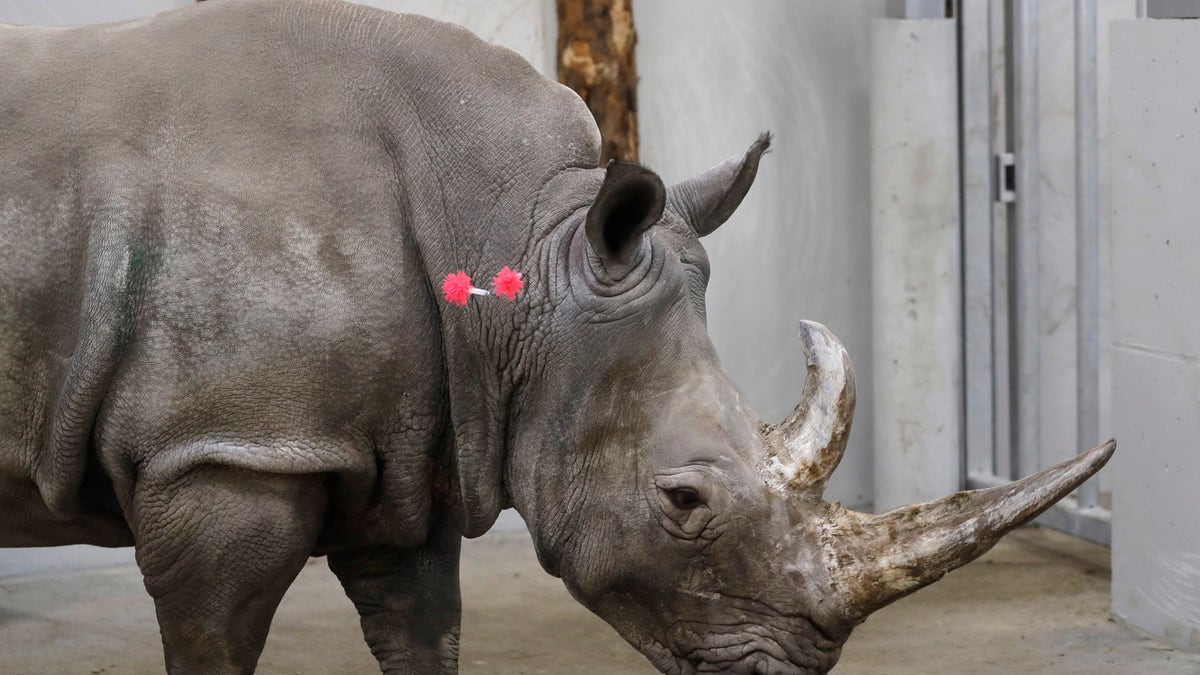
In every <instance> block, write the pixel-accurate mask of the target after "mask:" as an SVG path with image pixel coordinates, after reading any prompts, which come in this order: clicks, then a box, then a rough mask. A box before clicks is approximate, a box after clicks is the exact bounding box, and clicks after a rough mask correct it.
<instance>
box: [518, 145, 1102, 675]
mask: <svg viewBox="0 0 1200 675" xmlns="http://www.w3.org/2000/svg"><path fill="white" fill-rule="evenodd" d="M768 145H769V139H768V138H767V137H765V136H764V137H762V138H760V139H759V140H758V141H757V142H756V143H755V144H754V145H753V146H752V147H751V148H750V149H749V151H748V152H747V153H746V154H745V155H744V156H741V157H735V158H732V159H730V160H728V161H726V162H724V163H722V164H720V165H718V166H716V167H714V168H712V169H710V170H708V171H707V172H705V173H704V174H702V175H700V176H698V177H696V178H693V179H691V180H688V181H686V182H684V183H681V184H678V185H673V186H670V187H666V186H664V184H663V182H662V181H661V179H659V177H658V176H657V175H655V174H654V173H653V172H651V171H650V170H648V169H646V168H644V167H642V166H639V165H636V164H629V163H622V162H613V163H612V164H610V165H609V166H608V168H607V170H606V171H604V172H603V180H602V181H601V182H600V184H599V187H598V188H593V189H594V191H593V193H592V194H593V195H594V198H593V199H592V200H591V203H590V205H585V206H582V207H580V208H577V209H576V210H575V211H574V212H573V213H572V215H570V216H568V217H567V218H566V219H565V220H564V222H563V223H562V225H561V227H560V228H558V230H557V231H558V232H559V236H558V237H557V238H556V239H553V240H552V242H551V244H550V248H553V249H554V251H553V253H552V254H549V255H544V256H542V259H543V260H546V261H551V262H549V263H547V264H548V265H549V266H550V269H546V270H544V274H543V276H544V277H546V278H547V279H548V281H546V282H545V285H546V286H547V290H546V291H545V293H546V297H545V298H544V299H543V300H541V301H539V302H537V303H536V305H537V308H536V311H534V310H531V315H532V314H537V315H539V316H544V317H548V318H546V319H545V320H544V321H543V322H542V324H541V325H543V326H548V328H545V329H544V330H541V329H539V330H540V331H541V332H540V333H539V334H537V335H536V336H535V338H536V341H537V344H538V347H537V350H536V352H537V357H536V363H535V364H533V365H532V366H530V367H529V368H528V370H527V374H526V376H525V381H523V382H521V383H518V385H516V386H515V388H516V389H517V390H519V394H518V395H515V396H514V400H515V401H516V403H515V404H514V405H515V410H514V412H513V414H512V418H511V421H510V423H509V428H508V431H507V434H508V439H509V441H508V447H509V450H508V453H507V457H506V459H505V460H504V466H503V476H504V483H503V488H502V490H503V491H505V492H507V495H508V499H510V500H511V503H513V504H514V505H515V506H516V507H517V509H518V510H519V511H520V512H521V513H522V515H523V516H524V517H525V519H526V521H527V523H528V524H529V527H530V530H531V532H532V535H533V538H534V541H535V544H536V547H537V552H538V556H539V559H540V561H541V563H542V565H543V566H544V567H545V568H546V569H547V571H549V572H550V573H552V574H555V575H558V576H560V577H561V578H562V579H563V581H564V582H565V584H566V586H567V588H568V589H569V590H570V592H571V593H572V595H574V596H575V597H576V598H577V599H578V600H579V601H581V602H582V603H583V604H584V605H586V606H587V607H588V608H589V609H591V610H592V611H593V612H595V613H596V614H598V615H599V616H600V617H602V618H603V619H605V620H606V621H607V622H608V623H609V624H611V625H612V626H613V627H615V628H616V630H617V631H618V632H619V633H620V634H621V635H622V636H623V637H624V638H625V639H626V640H628V641H629V642H630V643H631V644H632V645H633V646H635V647H636V648H637V649H638V650H640V651H641V652H642V653H643V654H644V655H645V656H647V657H648V658H649V659H650V660H651V661H652V662H653V664H654V665H655V666H656V667H657V668H659V669H660V670H662V671H663V672H668V673H693V672H732V673H822V672H826V671H828V670H829V669H830V668H832V667H833V665H834V664H835V663H836V661H837V659H838V656H839V654H840V651H841V647H842V645H843V643H844V642H845V640H846V639H847V637H848V636H849V634H850V631H851V629H852V628H853V627H854V626H856V625H857V624H859V623H861V622H862V621H863V620H864V619H865V618H866V617H867V615H868V614H870V613H871V612H872V611H874V610H876V609H879V608H881V607H883V606H884V605H887V604H888V603H890V602H892V601H894V600H896V599H897V598H900V597H902V596H904V595H907V594H909V593H911V592H913V591H915V590H917V589H919V588H921V587H923V586H925V585H927V584H929V583H932V582H933V581H936V580H937V579H939V578H941V577H942V576H943V575H945V574H946V573H947V572H948V571H950V570H952V569H955V568H957V567H959V566H961V565H963V564H965V563H967V562H969V561H971V560H973V559H974V558H976V557H978V556H979V555H981V554H982V553H984V552H985V551H986V550H988V549H989V548H990V547H991V546H992V545H993V544H995V543H996V541H997V540H998V539H999V538H1000V537H1001V536H1002V535H1003V534H1004V533H1006V532H1007V531H1009V530H1011V529H1012V528H1014V527H1016V526H1018V525H1020V524H1022V523H1024V522H1026V521H1028V520H1030V519H1031V518H1033V517H1034V516H1036V515H1037V514H1038V513H1040V512H1041V511H1042V510H1044V509H1046V508H1047V507H1048V506H1050V505H1051V504H1053V503H1054V502H1055V501H1057V500H1058V499H1060V498H1062V497H1063V496H1065V495H1066V494H1068V493H1069V492H1071V491H1072V490H1073V489H1074V488H1075V487H1076V486H1078V485H1079V484H1080V483H1081V482H1082V481H1084V480H1085V479H1086V478H1087V477H1088V476H1090V475H1091V474H1093V473H1094V472H1096V471H1097V470H1098V469H1099V468H1100V467H1101V466H1102V465H1103V464H1104V463H1105V462H1106V461H1107V459H1108V458H1109V456H1110V455H1111V453H1112V451H1113V444H1112V443H1109V444H1107V445H1105V446H1103V447H1100V448H1097V449H1094V450H1092V451H1090V452H1089V453H1086V454H1084V455H1081V456H1079V457H1077V458H1075V459H1073V460H1071V461H1069V462H1066V463H1064V464H1060V465H1058V466H1055V467H1053V468H1050V469H1047V470H1045V471H1042V472H1041V473H1038V474H1035V475H1032V476H1029V477H1027V478H1025V479H1023V480H1021V481H1017V482H1015V483H1013V484H1011V485H1008V486H1005V487H1000V488H993V489H988V490H980V491H974V492H959V493H957V494H954V495H951V496H949V497H946V498H944V499H941V500H938V501H935V502H931V503H927V504H920V505H915V506H907V507H903V508H899V509H896V510H893V511H890V512H888V513H884V514H881V515H870V514H864V513H857V512H854V511H850V510H847V509H844V508H842V507H841V506H839V505H838V504H829V503H827V502H826V501H824V499H823V498H822V493H823V491H824V488H825V485H826V482H827V481H828V479H829V476H830V474H831V473H832V472H833V470H834V469H835V468H836V467H837V465H838V462H839V461H840V459H841V456H842V452H843V450H844V449H845V446H846V440H847V435H848V434H849V431H850V424H851V417H852V415H853V410H854V375H853V371H852V368H851V365H850V360H849V358H848V357H847V355H846V352H845V350H844V349H843V348H842V346H841V344H840V343H839V342H838V341H837V339H836V338H835V337H834V336H833V335H832V334H831V333H830V332H829V331H828V330H827V329H826V328H825V327H824V326H821V325H820V324H817V323H810V322H802V323H801V324H800V329H799V337H800V347H801V348H802V349H803V350H804V351H805V353H806V355H807V360H808V373H807V379H806V381H805V385H804V390H803V395H802V398H801V400H800V402H799V405H797V406H796V408H795V411H794V412H792V413H791V415H789V416H788V417H787V419H785V420H784V421H783V422H782V423H781V424H779V425H771V424H767V423H765V422H763V420H762V419H760V418H759V417H758V415H756V414H755V413H754V411H752V410H751V409H750V408H749V407H748V406H747V405H746V403H745V401H744V400H743V399H742V397H741V395H740V394H739V393H738V390H737V388H736V387H735V386H734V385H733V383H732V382H731V381H730V380H729V378H728V377H727V376H726V375H725V373H724V372H723V371H722V369H721V367H720V364H719V362H718V359H717V355H716V353H715V351H714V349H713V346H712V344H711V342H710V341H709V338H708V335H707V331H706V328H705V308H704V292H705V286H706V283H707V280H708V266H707V259H706V256H705V253H704V250H703V247H702V246H701V244H700V241H699V239H700V237H703V236H704V235H707V234H709V233H710V232H712V231H713V230H715V229H716V228H717V227H718V226H719V225H720V224H721V223H722V222H724V221H725V220H726V219H727V218H728V217H729V216H730V214H731V213H732V212H733V210H734V209H735V208H736V207H737V206H738V204H739V203H740V202H741V200H742V198H743V197H744V196H745V194H746V193H747V191H748V190H749V188H750V185H751V183H752V182H753V180H754V176H755V173H756V171H757V168H758V163H759V159H760V158H761V156H762V155H763V153H764V151H766V149H767V147H768ZM595 173H599V172H595ZM596 180H599V179H598V178H597V179H596ZM797 375H798V376H799V374H797Z"/></svg>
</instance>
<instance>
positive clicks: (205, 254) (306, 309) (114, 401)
mask: <svg viewBox="0 0 1200 675" xmlns="http://www.w3.org/2000/svg"><path fill="white" fill-rule="evenodd" d="M0 49H2V50H3V51H4V53H5V54H6V56H8V55H11V59H10V63H14V62H15V63H18V64H20V66H21V67H16V68H5V69H4V72H3V73H0V111H2V113H3V115H4V118H5V124H3V125H0V157H3V158H4V160H5V161H4V162H3V164H2V165H0V246H2V247H3V249H4V251H5V254H6V256H10V257H9V258H8V259H11V260H17V261H18V264H13V265H5V266H4V269H3V272H0V277H2V278H0V284H3V291H4V298H3V302H4V303H5V306H4V312H3V315H2V316H0V324H2V325H0V331H3V335H2V336H0V337H2V338H3V346H2V347H0V359H3V361H2V362H0V364H2V365H0V367H2V368H3V370H4V374H5V378H4V381H3V383H0V414H2V415H3V416H4V418H3V420H2V423H3V429H2V430H0V433H2V434H4V437H3V441H2V442H3V444H4V447H3V449H2V451H0V455H2V456H3V457H4V458H3V459H0V468H2V469H3V471H4V473H5V475H6V476H13V475H17V476H21V477H22V478H25V479H29V480H32V481H33V482H34V483H35V484H36V485H37V487H38V489H39V490H40V493H41V495H42V497H43V499H44V500H45V502H46V504H47V506H48V508H49V510H50V511H51V512H53V513H54V514H55V515H56V516H57V517H61V518H65V517H70V516H71V515H72V514H73V513H75V512H76V511H77V510H78V508H79V505H78V500H77V498H76V494H77V492H78V490H79V487H80V485H81V483H82V482H83V480H84V474H85V469H86V467H87V464H88V461H89V457H88V453H89V450H92V451H94V452H93V454H94V457H95V458H96V459H97V461H98V462H99V464H100V465H102V466H103V468H104V470H105V471H104V473H106V474H107V476H108V477H110V478H111V480H112V482H113V484H114V487H115V494H116V497H117V498H118V500H120V501H121V502H122V503H126V501H127V499H128V496H129V494H130V492H131V489H132V484H133V482H134V481H135V480H138V479H140V478H142V477H152V478H155V479H161V480H169V479H170V477H171V476H174V475H179V474H181V473H183V472H186V471H187V470H188V469H189V468H191V467H194V466H196V465H197V464H200V463H206V462H216V463H223V464H231V465H235V466H242V467H245V468H249V469H253V470H261V471H272V472H285V473H286V472H295V473H312V472H327V473H330V474H331V475H334V476H337V477H338V480H337V482H336V490H338V494H339V497H340V500H339V503H341V504H342V505H343V507H344V510H345V511H346V512H354V513H357V512H360V511H362V510H363V509H367V508H369V507H370V508H373V509H374V513H375V516H377V517H376V518H375V519H374V520H376V521H378V522H381V523H382V522H387V523H390V525H387V526H386V527H385V529H391V530H396V531H398V532H399V533H400V534H399V535H398V536H404V535H405V533H407V534H408V535H411V536H423V532H422V524H423V523H424V522H425V521H426V520H427V515H428V511H429V509H430V504H431V501H432V499H433V496H432V495H431V491H430V484H431V481H433V480H434V477H433V476H431V475H430V474H431V471H435V470H436V466H437V465H438V464H439V461H440V460H441V459H443V456H442V455H443V453H442V447H441V446H442V444H443V443H442V440H443V438H442V437H443V435H444V434H443V429H444V426H445V413H446V411H445V402H444V401H445V382H444V374H443V373H444V364H443V358H442V350H443V346H442V342H441V333H440V321H439V317H438V310H437V306H436V304H435V301H434V296H433V293H432V288H431V286H432V281H431V280H432V279H434V278H436V277H438V276H440V275H441V274H443V273H444V272H445V271H446V270H447V268H448V267H461V266H465V265H470V264H472V262H477V263H478V262H482V261H483V260H484V259H485V258H505V257H509V259H515V258H513V257H512V256H519V254H520V252H521V251H523V250H524V249H525V247H526V246H527V243H528V239H529V237H530V236H531V231H530V223H529V214H530V212H531V210H532V208H533V207H532V204H533V202H534V201H535V200H536V195H537V191H538V189H540V187H541V186H542V185H544V184H545V182H546V181H547V180H548V179H549V177H551V176H553V175H554V174H556V173H557V172H559V171H562V170H563V169H564V168H569V167H572V166H587V165H588V164H589V162H590V163H591V164H592V165H594V163H595V155H596V154H597V152H596V148H597V147H598V143H597V139H596V138H595V136H596V134H595V126H594V124H593V123H591V122H590V118H588V117H587V113H586V109H583V108H582V104H581V103H578V100H577V99H572V96H571V95H569V94H567V93H566V92H565V90H562V89H561V88H560V87H558V85H554V84H553V83H549V82H547V81H545V80H543V79H541V78H540V77H538V76H537V75H536V73H534V72H533V71H532V69H531V68H529V66H528V64H525V63H524V62H523V61H521V60H520V59H519V58H518V57H516V56H515V55H512V54H511V53H510V52H507V50H501V49H499V48H495V47H492V46H490V45H486V44H485V43H483V42H481V41H479V40H477V39H476V38H474V36H471V35H470V34H469V33H467V32H466V31H463V30H461V29H458V28H454V27H450V26H447V25H445V24H440V23H438V22H434V21H430V20H427V19H421V18H419V17H407V16H400V15H393V14H389V13H386V12H380V11H378V10H372V9H368V8H362V7H358V6H355V5H349V4H345V3H339V2H282V1H280V0H245V1H244V2H237V3H216V4H215V6H213V7H199V8H195V9H188V10H184V11H180V12H174V13H170V14H166V15H160V16H159V17H155V18H152V19H149V20H143V21H138V22H132V23H128V24H117V25H113V26H105V27H88V28H77V29H67V30H62V29H59V30H41V29H15V28H5V29H4V30H0ZM431 455H432V460H433V461H431ZM431 467H435V468H431ZM368 520H371V519H370V518H368ZM393 534H396V533H395V532H393Z"/></svg>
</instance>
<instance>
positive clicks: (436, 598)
mask: <svg viewBox="0 0 1200 675" xmlns="http://www.w3.org/2000/svg"><path fill="white" fill-rule="evenodd" d="M461 545H462V536H461V535H460V534H459V533H458V530H457V529H456V528H455V527H453V526H452V525H450V524H449V523H445V522H441V523H438V524H435V525H434V527H433V529H432V530H431V531H430V534H429V538H428V539H426V541H425V543H424V544H422V545H421V546H420V547H418V548H410V549H401V548H394V547H370V548H360V549H354V550H350V551H343V552H339V553H336V554H333V555H330V556H329V567H330V569H332V570H333V572H334V573H335V574H336V575H337V576H338V578H339V579H340V580H341V582H342V587H343V588H345V589H346V595H348V596H349V597H350V599H351V600H352V601H353V602H354V606H355V607H356V608H358V613H359V616H360V617H361V618H362V628H363V634H364V635H365V637H366V639H367V644H368V645H370V647H371V653H372V654H374V655H375V658H376V659H378V660H379V666H380V668H381V669H382V670H383V672H385V673H389V674H391V673H405V674H408V673H422V674H424V673H456V672H458V635H459V623H460V621H461V618H462V599H461V596H460V593H459V587H458V556H459V549H460V548H461Z"/></svg>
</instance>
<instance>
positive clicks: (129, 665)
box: [0, 529, 1200, 675]
mask: <svg viewBox="0 0 1200 675" xmlns="http://www.w3.org/2000/svg"><path fill="white" fill-rule="evenodd" d="M1108 592H1109V569H1108V552H1107V550H1106V549H1103V548H1100V547H1098V546H1094V545H1091V544H1088V543H1085V542H1081V541H1078V540H1075V539H1072V538H1070V537H1067V536H1065V535H1061V534H1058V533H1055V532H1052V531H1049V530H1043V529H1025V530H1022V531H1019V532H1018V533H1016V534H1014V535H1012V536H1010V537H1009V538H1007V539H1006V540H1005V541H1004V542H1003V543H1002V544H1001V545H1000V546H998V547H997V548H996V549H995V550H993V551H992V552H991V553H989V554H988V555H987V556H985V557H984V558H983V559H981V560H980V561H978V562H976V563H974V564H972V565H969V566H967V567H966V568H964V569H962V570H960V571H958V572H955V573H953V574H951V575H949V576H948V577H947V578H946V579H944V580H943V581H941V582H939V583H938V584H935V585H934V586H932V587H931V588H929V589H926V590H924V591H922V592H920V593H917V594H916V595H913V596H910V597H908V598H906V599H904V600H902V601H900V602H898V603H896V604H895V605H892V606H891V607H888V608H886V609H884V610H883V611H881V612H879V613H877V614H875V615H874V616H873V617H872V618H871V619H870V620H869V621H868V622H867V623H866V624H864V625H863V626H862V627H861V628H859V629H858V631H856V633H855V635H854V636H853V637H851V638H850V642H849V643H848V644H847V646H846V649H845V652H844V656H843V658H842V661H841V664H840V665H839V666H838V668H837V669H836V670H835V672H837V673H842V674H850V673H888V674H889V675H904V674H913V675H916V674H921V675H926V674H930V673H981V674H990V673H1021V672H1024V673H1055V674H1059V673H1062V674H1072V673H1078V674H1080V675H1084V674H1087V675H1093V674H1095V673H1122V674H1126V673H1128V674H1138V675H1141V674H1156V673H1164V674H1166V673H1200V655H1195V654H1185V653H1182V652H1179V651H1175V650H1172V649H1171V648H1169V647H1166V646H1164V645H1162V644H1160V643H1157V642H1155V641H1153V640H1151V639H1148V638H1145V637H1142V636H1139V635H1137V634H1136V633H1134V632H1133V631H1131V630H1128V629H1126V628H1124V627H1122V626H1120V625H1118V624H1117V623H1115V622H1114V621H1112V620H1111V619H1110V618H1109V611H1108ZM463 595H464V606H465V614H464V617H463V647H462V672H463V673H467V674H472V673H474V674H483V673H487V674H489V675H490V674H499V675H506V674H508V675H516V674H525V673H652V672H654V671H653V670H652V669H651V668H650V667H649V665H648V664H647V663H646V662H645V661H644V660H643V659H642V657H641V656H639V655H638V654H636V653H635V652H634V651H633V649H632V648H630V647H629V646H628V645H626V644H625V643H624V642H623V641H622V640H621V639H620V638H619V637H618V636H617V635H616V633H614V632H613V631H612V630H611V629H610V628H608V627H607V625H605V624H604V623H603V622H601V621H600V620H599V619H597V618H596V617H594V616H592V615H591V614H590V613H588V612H587V611H586V610H584V609H583V608H582V607H581V606H579V605H578V604H576V603H575V601H574V600H572V599H571V598H570V596H568V595H567V592H566V591H565V589H564V588H563V586H562V584H561V582H559V581H558V580H557V579H554V578H552V577H550V576H548V575H547V574H545V573H544V572H542V570H541V569H540V568H539V567H538V565H537V561H536V560H535V558H534V554H533V547H532V545H531V544H530V542H529V537H528V535H526V534H525V533H523V532H502V533H496V534H491V535H488V536H486V537H484V538H482V539H480V540H476V541H470V542H466V545H465V548H464V554H463ZM161 658H162V657H161V654H160V651H159V642H158V634H157V628H156V626H155V623H154V609H153V606H152V604H151V602H150V600H149V598H148V597H147V596H146V595H145V592H144V591H143V589H142V586H141V579H140V577H139V576H138V572H137V570H136V568H133V567H131V566H129V565H124V566H120V567H114V568H109V569H103V570H90V571H76V572H70V573H63V572H53V573H50V574H41V575H35V576H24V577H8V578H2V579H0V673H5V674H6V675H7V674H15V673H54V674H59V673H92V674H96V673H106V674H113V675H117V674H121V675H124V674H129V673H160V672H162V665H161V663H162V661H161ZM259 672H260V673H287V674H290V673H306V674H307V673H322V674H323V673H369V672H378V671H377V669H376V667H375V664H374V661H373V660H372V658H371V656H370V653H369V652H368V651H367V648H366V646H365V644H364V643H363V641H362V638H361V635H360V633H359V631H358V622H357V618H356V616H355V614H354V610H353V608H352V607H351V605H350V602H349V601H348V600H347V599H346V598H345V596H343V595H342V593H341V589H340V587H339V586H338V584H337V581H336V580H335V579H334V578H333V576H332V575H331V574H330V573H329V571H328V570H327V568H326V567H325V564H324V562H323V561H313V562H312V563H311V564H310V565H309V566H308V567H307V568H306V569H305V570H304V572H303V573H302V574H301V575H300V578H299V580H298V581H297V583H296V584H295V585H294V586H293V587H292V589H291V591H290V592H289V593H288V596H287V597H286V598H285V599H284V601H283V604H282V606H281V607H280V609H279V613H278V614H277V615H276V617H275V623H274V627H273V629H272V632H271V637H270V640H269V641H268V643H267V647H266V650H265V652H264V653H263V657H262V661H261V662H260V664H259Z"/></svg>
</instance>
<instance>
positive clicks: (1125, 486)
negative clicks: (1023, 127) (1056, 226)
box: [1111, 20, 1200, 651]
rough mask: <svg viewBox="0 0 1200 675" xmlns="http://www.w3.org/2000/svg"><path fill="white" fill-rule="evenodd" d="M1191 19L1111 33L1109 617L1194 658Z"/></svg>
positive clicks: (1195, 305) (1195, 80) (1199, 171)
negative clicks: (1113, 449)
mask: <svg viewBox="0 0 1200 675" xmlns="http://www.w3.org/2000/svg"><path fill="white" fill-rule="evenodd" d="M1197 72H1200V22H1197V21H1180V20H1142V21H1121V22H1118V23H1116V24H1114V25H1113V34H1112V108H1111V114H1112V142H1111V152H1112V172H1113V173H1112V186H1113V191H1112V218H1113V221H1112V236H1113V247H1112V249H1113V280H1112V294H1113V331H1112V358H1113V384H1114V388H1113V424H1114V427H1115V429H1116V434H1117V438H1118V439H1119V441H1120V447H1119V448H1118V450H1117V454H1116V456H1115V458H1114V460H1113V465H1114V469H1115V471H1113V476H1114V478H1113V480H1114V482H1115V485H1114V491H1113V492H1114V493H1113V498H1114V500H1115V502H1114V509H1113V612H1114V613H1116V614H1117V616H1119V617H1121V618H1122V619H1124V620H1126V621H1128V622H1130V623H1132V624H1134V625H1135V626H1137V627H1139V628H1141V629H1143V630H1145V631H1148V632H1150V633H1152V634H1154V635H1155V636H1157V637H1159V638H1161V639H1163V640H1164V641H1166V642H1169V643H1171V644H1174V645H1175V646H1177V647H1181V648H1184V649H1189V650H1193V651H1200V497H1197V487H1198V486H1200V311H1198V310H1200V299H1198V298H1197V290H1198V289H1200V228H1198V227H1197V214H1198V213H1200V77H1197Z"/></svg>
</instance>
